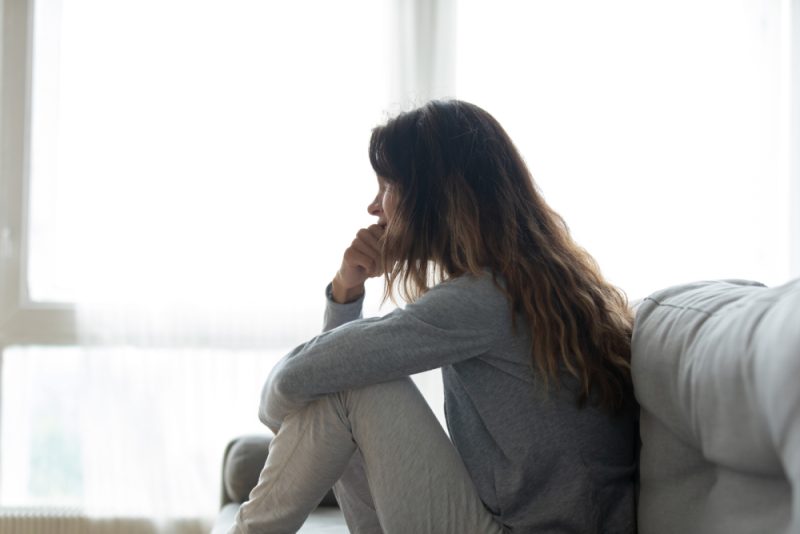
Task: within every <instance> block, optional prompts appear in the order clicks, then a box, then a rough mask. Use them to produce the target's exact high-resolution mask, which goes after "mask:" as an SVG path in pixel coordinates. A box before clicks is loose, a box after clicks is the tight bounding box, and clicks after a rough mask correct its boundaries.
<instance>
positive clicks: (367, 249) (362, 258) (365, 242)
mask: <svg viewBox="0 0 800 534" xmlns="http://www.w3.org/2000/svg"><path fill="white" fill-rule="evenodd" d="M382 235H383V228H382V227H380V226H378V225H377V224H375V225H372V226H370V227H368V228H362V229H361V230H359V231H358V232H357V233H356V237H355V239H353V242H352V243H351V244H350V246H349V247H347V249H346V250H345V251H344V258H343V259H342V267H341V269H339V277H340V281H341V282H343V283H344V284H345V285H346V286H347V287H355V286H358V285H361V284H363V283H364V282H365V281H366V279H367V278H372V277H374V276H380V275H381V274H382V273H383V270H382V269H381V245H380V238H381V236H382Z"/></svg>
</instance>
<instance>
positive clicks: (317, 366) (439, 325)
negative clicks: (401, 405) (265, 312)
mask: <svg viewBox="0 0 800 534" xmlns="http://www.w3.org/2000/svg"><path fill="white" fill-rule="evenodd" d="M509 313H510V312H509V306H508V301H507V300H506V298H505V296H504V295H503V293H502V292H501V291H500V290H498V289H497V288H496V287H495V286H494V283H493V282H492V278H491V276H490V275H488V274H487V275H483V276H480V277H473V276H462V277H460V278H457V279H454V280H451V281H448V282H444V283H442V284H439V285H438V286H436V287H434V288H433V289H431V290H430V291H428V293H427V294H425V295H424V296H423V297H422V298H420V299H419V300H418V301H417V302H416V303H413V304H409V305H408V306H406V308H405V309H397V310H394V311H392V312H391V313H389V314H387V315H385V316H384V317H376V318H370V319H362V320H359V321H353V322H350V323H347V324H345V325H343V326H340V327H339V328H336V329H334V330H330V331H328V332H326V333H323V334H322V335H320V336H318V337H316V338H314V339H312V340H310V341H309V342H307V343H304V344H303V345H300V346H299V347H297V348H295V349H294V350H293V351H292V352H291V353H289V354H288V355H286V356H285V357H284V358H283V359H282V360H281V361H280V362H279V363H278V364H277V365H276V366H275V368H274V369H273V371H272V372H271V373H270V376H269V378H268V379H267V382H266V384H265V385H264V390H263V392H262V401H261V408H260V411H259V415H260V418H261V420H262V421H263V422H264V423H265V424H267V426H270V427H271V428H273V427H275V428H277V427H278V426H279V425H280V422H281V421H282V420H283V418H284V417H285V416H286V415H288V414H289V413H291V412H292V411H294V410H297V409H299V408H301V407H302V406H304V405H305V404H307V403H309V402H311V401H313V400H314V399H316V398H318V397H321V396H323V395H326V394H329V393H334V392H338V391H345V390H349V389H355V388H359V387H364V386H367V385H370V384H375V383H379V382H386V381H389V380H394V379H397V378H400V377H404V376H409V375H412V374H415V373H419V372H422V371H427V370H429V369H435V368H438V367H442V366H444V365H449V364H453V363H455V362H458V361H462V360H466V359H469V358H474V357H476V356H480V355H482V354H485V353H486V352H487V351H488V350H489V349H490V348H491V347H492V346H493V345H494V344H495V343H496V342H497V336H499V335H504V334H505V332H507V331H508V325H509V323H510V321H509V319H510V316H509Z"/></svg>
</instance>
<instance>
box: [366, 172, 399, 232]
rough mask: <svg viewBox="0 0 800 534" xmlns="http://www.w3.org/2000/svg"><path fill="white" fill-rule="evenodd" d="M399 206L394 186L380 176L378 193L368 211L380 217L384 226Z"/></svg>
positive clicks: (384, 226) (379, 221)
mask: <svg viewBox="0 0 800 534" xmlns="http://www.w3.org/2000/svg"><path fill="white" fill-rule="evenodd" d="M396 207H397V198H396V195H395V191H394V186H392V184H391V183H389V182H388V181H386V180H385V179H383V178H381V177H380V176H378V194H377V196H376V197H375V200H373V201H372V202H371V203H370V205H369V206H368V207H367V211H368V212H369V214H370V215H374V216H376V217H377V218H378V224H379V225H380V226H382V227H383V228H386V225H387V224H388V222H389V221H390V220H392V217H394V212H395V208H396Z"/></svg>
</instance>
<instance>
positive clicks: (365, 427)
mask: <svg viewBox="0 0 800 534" xmlns="http://www.w3.org/2000/svg"><path fill="white" fill-rule="evenodd" d="M334 483H335V487H334V492H335V493H336V497H337V499H338V500H339V503H340V505H341V507H342V511H343V512H344V515H345V519H346V521H347V526H348V527H349V529H350V531H351V532H354V533H356V534H373V533H381V532H385V533H387V534H395V533H398V534H406V533H415V534H423V533H436V534H441V533H450V532H452V533H458V534H470V533H475V534H499V533H502V532H503V529H502V527H501V525H500V524H499V523H498V522H496V521H495V520H494V518H493V516H492V514H491V513H490V512H489V511H488V510H487V509H486V508H485V507H484V506H483V503H482V502H481V500H480V498H479V497H478V494H477V492H476V490H475V486H474V484H473V483H472V480H471V479H470V477H469V474H468V473H467V470H466V468H465V467H464V464H463V463H462V461H461V458H460V456H459V455H458V452H457V451H456V449H455V447H454V446H453V445H452V443H451V442H450V440H449V439H448V437H447V435H446V434H445V432H444V430H443V429H442V427H441V426H440V425H439V422H438V421H437V419H436V417H435V416H434V414H433V412H432V411H431V409H430V407H429V406H428V404H427V403H426V402H425V399H424V398H423V397H422V395H421V394H420V392H419V391H418V390H417V388H416V386H415V385H414V383H413V382H412V381H411V379H410V378H405V379H401V380H396V381H393V382H386V383H383V384H376V385H373V386H368V387H365V388H362V389H357V390H352V391H345V392H341V393H334V394H330V395H327V396H325V397H323V398H321V399H319V400H317V401H314V402H313V403H311V404H309V405H307V406H306V407H304V408H303V409H301V410H299V411H297V412H294V413H292V414H291V415H290V416H288V417H287V418H286V419H285V420H284V421H283V424H282V425H281V427H280V429H279V431H278V432H277V434H276V435H275V437H274V438H273V440H272V444H271V445H270V450H269V456H268V458H267V462H266V465H265V466H264V469H263V470H262V472H261V475H260V477H259V481H258V484H257V485H256V487H255V488H254V489H253V491H252V492H251V493H250V500H249V501H247V502H246V503H244V504H243V505H242V507H241V508H240V510H239V513H238V514H237V515H236V522H235V524H234V526H233V527H232V528H231V530H230V533H229V534H256V533H257V534H263V533H269V534H282V533H289V532H292V533H293V532H296V531H297V530H298V529H299V528H300V527H301V526H302V524H303V522H304V521H305V519H306V517H307V516H308V514H309V513H311V511H312V510H313V509H314V508H315V507H316V506H317V503H319V501H320V500H321V499H322V497H323V495H324V494H325V492H327V491H328V489H329V488H330V487H331V486H333V485H334Z"/></svg>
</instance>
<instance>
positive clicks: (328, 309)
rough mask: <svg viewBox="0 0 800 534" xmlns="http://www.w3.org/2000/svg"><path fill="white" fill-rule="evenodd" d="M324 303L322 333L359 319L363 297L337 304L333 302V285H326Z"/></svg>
mask: <svg viewBox="0 0 800 534" xmlns="http://www.w3.org/2000/svg"><path fill="white" fill-rule="evenodd" d="M325 301H326V304H325V319H324V322H323V325H322V331H323V332H327V331H328V330H333V329H334V328H336V327H337V326H341V325H343V324H345V323H349V322H350V321H355V320H356V319H361V309H362V308H363V306H364V295H361V296H360V297H359V298H357V299H356V300H354V301H353V302H348V303H346V304H339V303H338V302H336V301H335V300H333V285H332V284H328V287H326V288H325Z"/></svg>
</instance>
